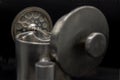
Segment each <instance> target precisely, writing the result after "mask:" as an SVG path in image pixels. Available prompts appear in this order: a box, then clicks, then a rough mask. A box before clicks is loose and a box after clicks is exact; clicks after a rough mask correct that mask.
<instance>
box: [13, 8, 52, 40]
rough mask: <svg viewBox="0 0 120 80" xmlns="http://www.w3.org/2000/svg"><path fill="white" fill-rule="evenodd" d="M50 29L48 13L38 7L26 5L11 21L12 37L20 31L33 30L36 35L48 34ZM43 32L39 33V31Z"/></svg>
mask: <svg viewBox="0 0 120 80" xmlns="http://www.w3.org/2000/svg"><path fill="white" fill-rule="evenodd" d="M51 29H52V21H51V18H50V16H49V14H48V13H47V12H46V11H45V10H43V9H41V8H39V7H28V8H25V9H24V10H22V11H21V12H20V13H19V14H18V15H17V16H16V17H15V19H14V21H13V23H12V31H11V32H12V37H13V39H14V38H15V36H16V35H17V34H19V33H22V32H27V31H35V32H36V35H37V36H38V37H41V36H48V33H49V32H50V31H51ZM41 32H42V33H43V35H41V34H40V33H41Z"/></svg>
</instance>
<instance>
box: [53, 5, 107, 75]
mask: <svg viewBox="0 0 120 80" xmlns="http://www.w3.org/2000/svg"><path fill="white" fill-rule="evenodd" d="M108 32H109V30H108V24H107V21H106V18H105V16H104V15H103V13H102V12H101V11H100V10H98V9H97V8H95V7H91V6H83V7H78V8H76V9H74V10H73V11H71V12H70V13H68V14H67V15H65V16H63V17H61V18H60V19H59V20H58V21H57V22H56V24H55V26H54V28H53V30H52V36H51V44H52V46H53V47H54V48H55V50H56V53H57V54H56V55H57V59H58V60H57V62H58V63H59V64H60V66H61V68H62V69H63V71H64V72H65V73H67V74H68V75H70V76H74V77H81V76H85V75H86V74H88V72H91V71H92V70H94V69H95V68H96V66H98V65H99V64H100V63H101V61H102V59H103V57H104V53H105V51H106V47H107V42H108V37H109V36H108Z"/></svg>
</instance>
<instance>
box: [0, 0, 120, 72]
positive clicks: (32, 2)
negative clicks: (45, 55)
mask: <svg viewBox="0 0 120 80" xmlns="http://www.w3.org/2000/svg"><path fill="white" fill-rule="evenodd" d="M82 5H91V6H95V7H97V8H98V9H100V10H101V11H102V12H103V13H104V15H105V16H106V18H107V21H108V24H109V29H110V33H109V34H110V39H109V46H108V49H107V52H106V55H105V58H104V59H103V62H102V63H101V65H100V66H102V67H108V68H116V69H118V68H120V65H119V64H120V61H119V57H120V56H119V54H120V50H119V48H120V47H119V45H120V44H119V43H120V39H119V37H120V36H119V33H120V30H119V27H120V0H0V48H1V49H0V58H1V57H2V60H1V61H0V71H6V70H9V69H13V67H11V66H13V65H14V63H11V64H8V62H9V59H11V58H13V59H15V44H14V41H13V40H12V36H11V24H12V21H13V19H14V18H15V16H16V15H17V13H18V12H20V11H21V10H22V9H24V8H26V7H29V6H38V7H41V8H43V9H45V10H46V11H47V12H48V13H49V14H50V16H51V18H52V21H53V25H54V23H55V22H56V21H57V20H58V19H59V18H60V17H61V16H63V15H65V14H66V13H68V12H70V11H71V10H73V9H74V8H76V7H79V6H82ZM13 62H14V61H13ZM3 66H4V67H6V68H3Z"/></svg>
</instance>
